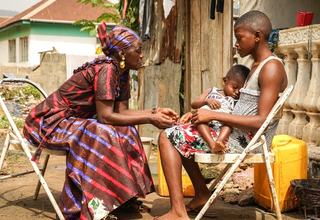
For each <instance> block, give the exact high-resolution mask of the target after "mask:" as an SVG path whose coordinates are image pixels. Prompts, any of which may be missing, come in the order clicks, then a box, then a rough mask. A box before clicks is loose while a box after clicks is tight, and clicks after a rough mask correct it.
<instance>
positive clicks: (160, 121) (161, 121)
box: [96, 101, 173, 128]
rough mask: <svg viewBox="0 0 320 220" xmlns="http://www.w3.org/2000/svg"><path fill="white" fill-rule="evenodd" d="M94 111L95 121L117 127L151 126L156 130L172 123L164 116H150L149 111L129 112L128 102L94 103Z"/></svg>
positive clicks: (168, 117)
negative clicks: (95, 113)
mask: <svg viewBox="0 0 320 220" xmlns="http://www.w3.org/2000/svg"><path fill="white" fill-rule="evenodd" d="M96 109H97V120H98V122H100V123H103V124H109V125H118V126H134V125H139V124H153V125H154V126H156V127H158V128H168V127H171V126H172V123H173V121H172V119H171V118H170V116H168V115H165V114H152V113H151V110H142V111H140V110H129V109H128V101H124V102H114V101H96ZM113 109H115V111H113Z"/></svg>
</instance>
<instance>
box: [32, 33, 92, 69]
mask: <svg viewBox="0 0 320 220" xmlns="http://www.w3.org/2000/svg"><path fill="white" fill-rule="evenodd" d="M29 38H30V45H29V64H28V65H31V66H32V65H38V64H39V60H40V54H39V52H43V51H48V50H52V48H53V47H55V48H56V50H57V51H58V52H59V53H64V54H66V55H80V56H94V55H95V52H96V39H95V38H90V37H88V38H85V37H61V36H43V35H30V36H29Z"/></svg>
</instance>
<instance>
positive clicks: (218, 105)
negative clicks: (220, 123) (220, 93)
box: [206, 99, 221, 110]
mask: <svg viewBox="0 0 320 220" xmlns="http://www.w3.org/2000/svg"><path fill="white" fill-rule="evenodd" d="M206 101H207V105H209V106H210V108H211V109H213V110H215V109H219V108H221V102H219V101H218V100H215V99H206Z"/></svg>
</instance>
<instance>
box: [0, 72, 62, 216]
mask: <svg viewBox="0 0 320 220" xmlns="http://www.w3.org/2000/svg"><path fill="white" fill-rule="evenodd" d="M4 82H11V83H28V84H30V85H32V86H34V87H35V88H36V89H37V90H38V91H39V92H40V93H41V94H42V95H43V96H44V97H45V98H46V97H47V94H46V92H45V91H44V90H43V89H42V88H41V87H40V86H39V85H37V84H36V83H34V82H32V81H31V80H29V79H23V78H4V79H1V80H0V84H2V83H4ZM0 104H1V108H2V110H3V112H4V114H5V116H6V118H7V119H8V121H9V124H10V126H9V128H8V132H7V136H6V139H5V142H4V147H3V149H2V153H1V158H0V171H1V169H2V166H3V163H4V159H5V156H6V154H7V151H8V149H9V146H10V145H11V146H12V147H13V148H14V149H15V150H18V151H23V152H24V153H25V154H26V156H27V157H28V159H29V161H30V163H31V165H32V167H33V170H30V171H26V172H21V173H15V174H11V175H6V176H2V177H0V179H6V178H10V177H16V176H19V175H24V174H27V173H33V172H35V173H36V174H37V176H38V178H39V181H38V185H37V187H36V190H35V194H34V196H33V199H34V200H36V199H37V198H38V195H39V191H40V186H41V185H42V186H43V188H44V190H45V192H46V193H47V195H48V197H49V200H50V202H51V204H52V206H53V208H54V210H55V211H56V213H57V215H58V217H59V218H60V219H61V220H64V217H63V215H62V213H61V210H60V209H59V206H58V204H57V202H56V201H55V199H54V197H53V195H52V193H51V191H50V189H49V187H48V185H47V183H46V181H45V179H44V177H43V176H44V173H45V171H46V168H47V164H48V161H49V157H50V155H60V156H66V155H67V151H62V150H60V151H56V150H50V149H47V148H44V149H43V151H42V155H45V160H44V164H43V166H42V168H41V169H39V168H38V166H37V164H36V163H35V162H34V161H32V160H31V158H32V154H33V153H34V151H35V150H36V149H37V147H35V146H33V145H31V144H30V143H29V142H28V141H27V140H26V139H25V138H23V137H22V136H21V134H20V132H19V129H18V127H17V126H16V124H15V123H14V121H13V119H12V117H11V114H10V112H9V110H8V108H7V107H6V105H5V103H4V101H3V100H2V99H1V98H0ZM40 171H41V172H40Z"/></svg>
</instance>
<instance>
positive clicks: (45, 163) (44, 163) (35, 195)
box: [33, 155, 50, 200]
mask: <svg viewBox="0 0 320 220" xmlns="http://www.w3.org/2000/svg"><path fill="white" fill-rule="evenodd" d="M49 158H50V155H47V156H46V158H45V160H44V162H43V166H42V169H41V175H42V176H43V177H44V174H45V172H46V169H47V165H48V162H49ZM40 187H41V182H40V180H38V185H37V187H36V191H35V192H34V195H33V200H37V199H38V195H39V191H40Z"/></svg>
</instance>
